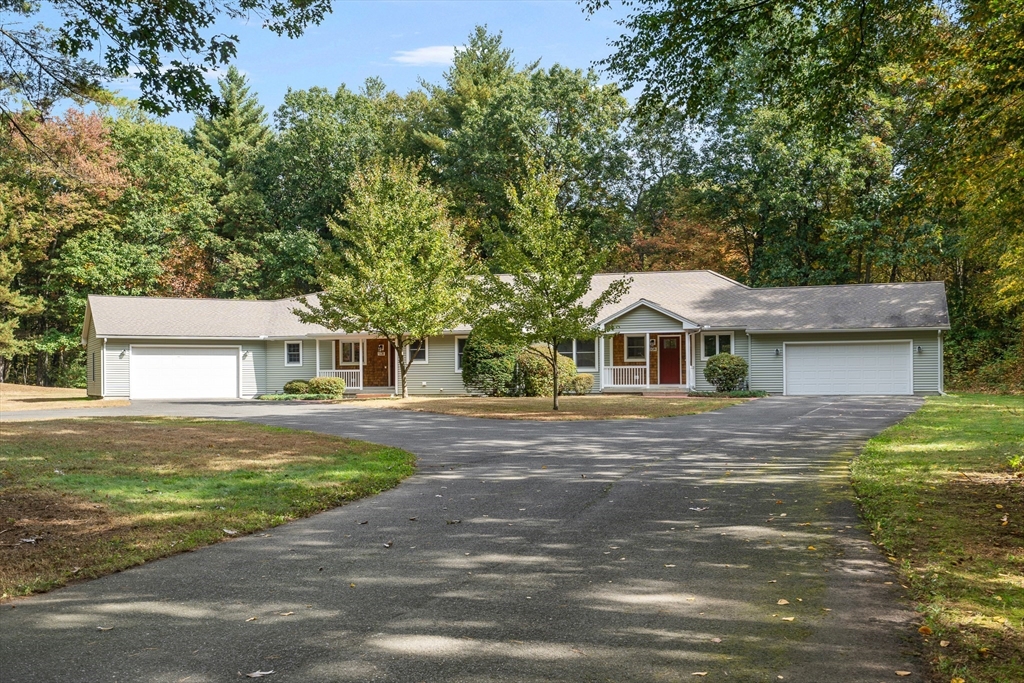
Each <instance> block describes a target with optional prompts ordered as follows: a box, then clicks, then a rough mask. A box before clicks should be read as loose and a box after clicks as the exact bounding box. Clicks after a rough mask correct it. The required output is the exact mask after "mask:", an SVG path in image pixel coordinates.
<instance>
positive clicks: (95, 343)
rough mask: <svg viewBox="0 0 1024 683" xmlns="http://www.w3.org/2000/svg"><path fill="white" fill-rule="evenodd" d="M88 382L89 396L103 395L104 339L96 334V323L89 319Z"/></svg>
mask: <svg viewBox="0 0 1024 683" xmlns="http://www.w3.org/2000/svg"><path fill="white" fill-rule="evenodd" d="M85 358H86V368H85V370H86V373H87V374H86V383H85V390H86V393H87V394H88V395H89V396H102V395H103V340H102V339H100V338H99V337H97V336H96V325H95V324H94V323H93V322H92V321H91V320H90V321H89V333H88V335H87V336H86V343H85Z"/></svg>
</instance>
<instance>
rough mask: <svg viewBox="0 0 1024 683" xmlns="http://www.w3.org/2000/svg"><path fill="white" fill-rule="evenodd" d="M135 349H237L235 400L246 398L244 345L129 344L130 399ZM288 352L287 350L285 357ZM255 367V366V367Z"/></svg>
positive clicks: (129, 396) (105, 341) (129, 395)
mask: <svg viewBox="0 0 1024 683" xmlns="http://www.w3.org/2000/svg"><path fill="white" fill-rule="evenodd" d="M106 343H107V340H106V339H104V340H103V344H104V348H105V347H106ZM135 347H139V348H140V349H236V350H237V351H238V354H237V355H236V356H235V376H236V377H237V379H238V381H237V382H236V383H235V384H236V386H235V398H244V397H243V396H242V374H243V373H242V345H241V344H237V345H236V344H129V345H128V398H131V396H132V358H133V357H134V355H135V354H134V353H132V351H133V350H134V349H135ZM287 355H288V352H287V349H286V350H285V357H287ZM254 367H255V366H254Z"/></svg>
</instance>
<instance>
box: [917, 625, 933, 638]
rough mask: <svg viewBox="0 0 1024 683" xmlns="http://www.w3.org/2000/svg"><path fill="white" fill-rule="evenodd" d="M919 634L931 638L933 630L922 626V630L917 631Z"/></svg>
mask: <svg viewBox="0 0 1024 683" xmlns="http://www.w3.org/2000/svg"><path fill="white" fill-rule="evenodd" d="M917 632H918V633H920V634H921V635H922V636H930V635H931V634H932V630H931V629H930V628H928V627H927V626H922V627H921V628H919V629H917Z"/></svg>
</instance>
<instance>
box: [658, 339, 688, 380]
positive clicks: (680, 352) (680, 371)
mask: <svg viewBox="0 0 1024 683" xmlns="http://www.w3.org/2000/svg"><path fill="white" fill-rule="evenodd" d="M662 339H678V340H679V345H678V346H677V347H676V351H678V352H679V381H678V382H668V384H671V385H680V386H681V385H682V383H683V367H685V366H684V365H683V335H682V334H662V333H660V332H659V333H658V385H659V386H660V385H661V383H662V382H661V340H662Z"/></svg>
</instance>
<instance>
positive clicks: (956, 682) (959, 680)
mask: <svg viewBox="0 0 1024 683" xmlns="http://www.w3.org/2000/svg"><path fill="white" fill-rule="evenodd" d="M949 683H966V681H964V679H962V678H953V679H950V681H949Z"/></svg>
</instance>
